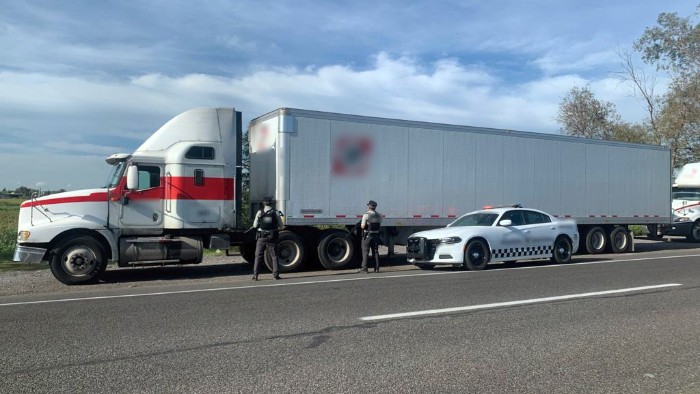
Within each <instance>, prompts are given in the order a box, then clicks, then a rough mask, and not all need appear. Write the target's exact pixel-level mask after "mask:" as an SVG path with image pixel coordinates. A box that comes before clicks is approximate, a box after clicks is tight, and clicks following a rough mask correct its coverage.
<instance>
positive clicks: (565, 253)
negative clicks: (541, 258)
mask: <svg viewBox="0 0 700 394" xmlns="http://www.w3.org/2000/svg"><path fill="white" fill-rule="evenodd" d="M573 251H574V247H573V245H572V244H571V240H570V239H569V238H568V237H566V236H563V235H560V236H558V237H557V239H556V240H554V246H553V247H552V258H551V260H552V262H553V263H557V264H567V263H570V262H571V255H572V254H573Z"/></svg>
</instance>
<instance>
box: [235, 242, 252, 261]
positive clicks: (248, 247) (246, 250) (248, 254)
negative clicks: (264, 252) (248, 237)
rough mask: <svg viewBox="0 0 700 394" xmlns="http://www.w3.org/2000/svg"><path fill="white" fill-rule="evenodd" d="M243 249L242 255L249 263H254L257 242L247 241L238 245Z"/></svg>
mask: <svg viewBox="0 0 700 394" xmlns="http://www.w3.org/2000/svg"><path fill="white" fill-rule="evenodd" d="M238 248H239V249H240V251H241V257H243V260H245V261H246V263H248V264H253V263H254V262H255V243H254V242H246V243H244V244H242V245H241V246H239V247H238Z"/></svg>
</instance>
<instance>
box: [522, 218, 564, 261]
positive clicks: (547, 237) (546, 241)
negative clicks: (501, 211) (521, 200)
mask: <svg viewBox="0 0 700 394" xmlns="http://www.w3.org/2000/svg"><path fill="white" fill-rule="evenodd" d="M522 213H523V216H524V218H525V226H524V227H523V230H524V231H525V239H526V242H527V245H528V246H529V247H530V248H534V249H533V250H534V251H535V252H536V253H535V254H536V255H540V256H549V255H551V253H552V245H553V244H554V238H555V237H556V235H557V231H556V230H557V227H556V225H555V224H554V223H553V222H552V220H551V219H550V217H549V216H547V215H545V214H543V213H541V212H536V211H527V210H524V211H522Z"/></svg>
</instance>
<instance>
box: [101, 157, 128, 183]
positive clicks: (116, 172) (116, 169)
mask: <svg viewBox="0 0 700 394" xmlns="http://www.w3.org/2000/svg"><path fill="white" fill-rule="evenodd" d="M125 166H126V162H125V161H120V162H119V163H117V164H115V165H114V166H113V167H112V171H110V173H109V178H107V184H106V185H105V186H104V187H105V188H108V189H109V188H113V187H115V186H117V184H118V183H119V180H120V179H122V173H123V172H124V167H125Z"/></svg>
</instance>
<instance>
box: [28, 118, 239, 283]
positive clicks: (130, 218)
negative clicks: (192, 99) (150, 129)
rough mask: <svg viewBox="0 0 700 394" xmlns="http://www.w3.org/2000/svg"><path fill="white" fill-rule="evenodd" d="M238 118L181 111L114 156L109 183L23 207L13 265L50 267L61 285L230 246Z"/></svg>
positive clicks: (235, 215) (193, 259)
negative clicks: (111, 265) (110, 269)
mask: <svg viewBox="0 0 700 394" xmlns="http://www.w3.org/2000/svg"><path fill="white" fill-rule="evenodd" d="M240 141H241V114H240V112H237V111H235V110H234V109H232V108H227V109H223V108H202V109H194V110H190V111H187V112H184V113H182V114H180V115H178V116H176V117H175V118H173V119H171V120H170V121H169V122H167V123H166V124H165V125H163V126H162V127H161V128H160V129H158V130H157V131H156V132H155V133H153V134H152V135H151V136H150V137H149V138H148V139H147V140H146V141H145V142H144V143H143V144H141V146H139V147H138V148H137V149H136V150H135V151H134V152H133V153H131V154H125V153H118V154H114V155H111V156H109V157H108V158H107V159H106V161H107V164H109V165H111V166H112V171H111V173H110V176H109V179H108V182H107V184H106V185H105V186H104V187H102V188H99V189H91V190H78V191H71V192H66V193H60V194H54V195H49V196H44V197H40V198H33V199H31V200H29V201H25V202H24V203H23V204H22V205H21V207H20V217H19V224H18V238H17V247H16V250H15V255H14V260H15V261H23V262H40V261H47V260H48V261H49V264H50V267H51V271H52V273H53V274H54V276H55V277H56V278H57V279H58V280H60V281H61V282H63V283H66V284H77V283H86V282H91V281H95V280H97V279H98V277H99V276H100V274H101V273H102V272H103V271H104V269H105V267H106V265H107V263H108V262H109V261H114V262H116V263H117V264H118V265H119V266H136V265H151V264H157V265H164V264H187V263H199V262H201V261H202V257H203V248H205V247H208V248H216V249H228V247H229V246H230V233H231V230H232V229H235V228H236V227H237V224H238V223H239V216H240V209H239V207H240V198H241V196H240V193H239V190H240V171H241V168H240V164H241V154H240V153H241V149H240Z"/></svg>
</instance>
